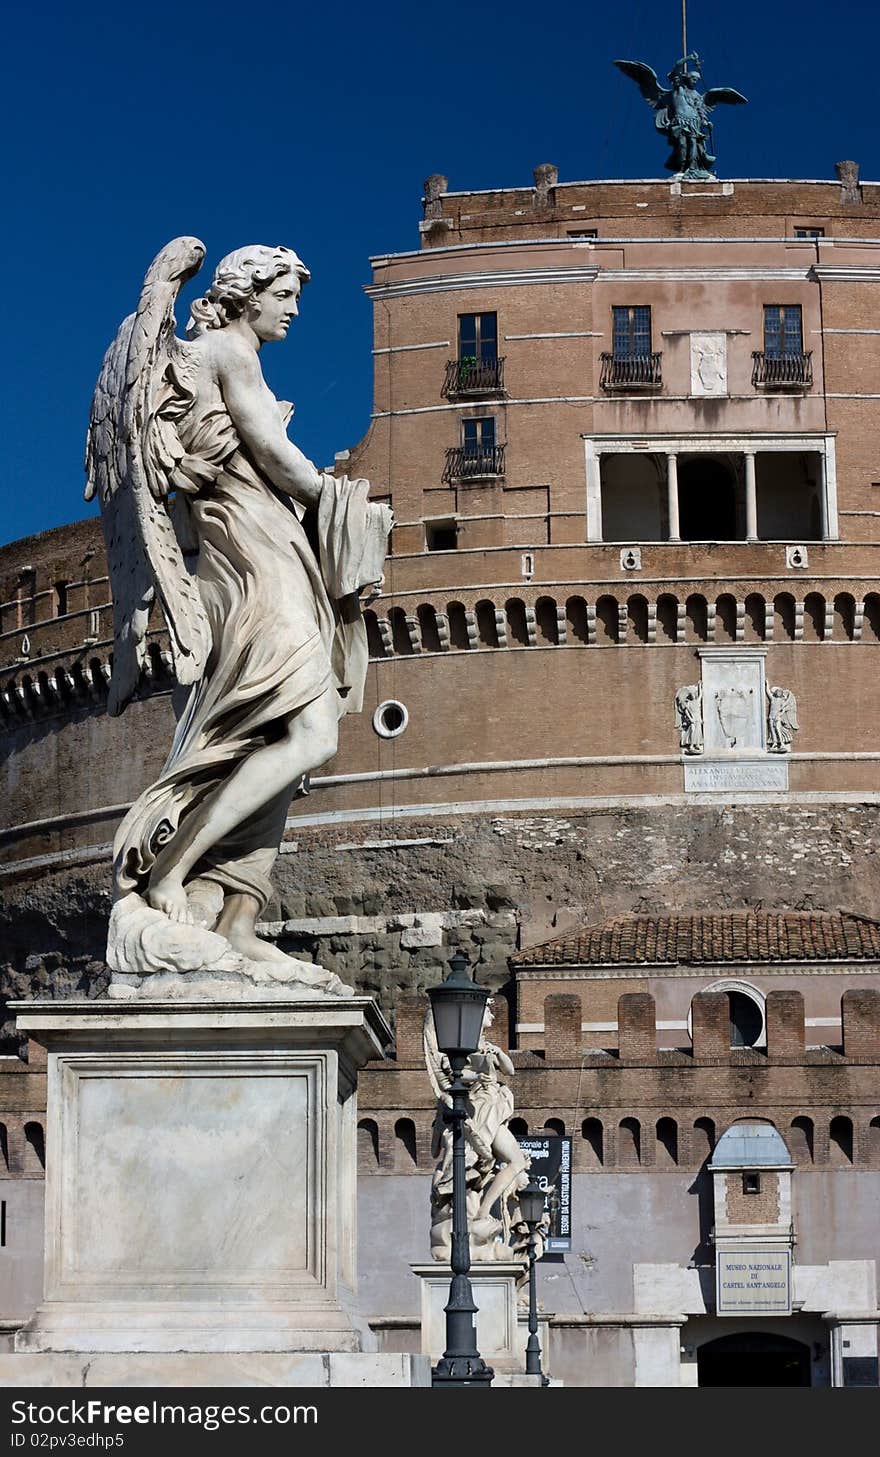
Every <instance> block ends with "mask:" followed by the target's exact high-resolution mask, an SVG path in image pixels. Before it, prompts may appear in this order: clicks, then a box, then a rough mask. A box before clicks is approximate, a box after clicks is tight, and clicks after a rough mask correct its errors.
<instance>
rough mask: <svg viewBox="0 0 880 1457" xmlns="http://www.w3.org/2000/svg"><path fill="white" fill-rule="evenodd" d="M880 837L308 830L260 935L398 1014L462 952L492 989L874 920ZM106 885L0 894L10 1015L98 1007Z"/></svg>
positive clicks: (632, 827) (622, 819)
mask: <svg viewBox="0 0 880 1457" xmlns="http://www.w3.org/2000/svg"><path fill="white" fill-rule="evenodd" d="M315 802H316V797H313V798H312V799H311V800H307V801H306V802H305V803H306V806H307V807H311V806H312V805H314V804H315ZM878 820H880V810H878V807H877V806H875V805H873V804H867V805H866V804H839V805H837V804H831V805H828V804H823V805H815V806H811V805H780V804H770V805H765V806H760V805H737V806H729V807H720V806H707V805H691V804H688V805H662V804H659V805H656V806H653V807H646V808H639V809H614V810H612V809H602V810H594V811H589V812H587V811H583V812H578V813H571V814H566V815H560V814H555V815H554V814H533V815H522V814H505V815H496V816H485V817H484V816H481V815H459V816H456V817H442V816H440V817H437V818H436V819H434V818H431V819H425V820H407V821H405V822H404V823H403V824H400V823H398V824H397V825H396V826H394V827H392V826H389V825H387V824H386V825H376V824H364V823H355V824H343V825H338V824H337V825H332V826H311V827H304V828H303V829H302V830H300V831H296V832H295V838H292V839H289V840H288V841H287V842H286V844H285V847H284V848H285V853H284V854H282V855H281V856H280V857H279V860H278V862H277V864H276V869H275V876H274V878H275V884H276V894H275V897H274V899H273V901H272V902H271V903H270V905H269V906H268V907H267V911H266V922H267V929H268V930H269V931H270V933H271V934H272V935H273V936H274V937H275V938H276V939H277V940H278V942H279V944H280V945H281V946H282V947H283V948H284V949H285V950H287V951H290V952H293V953H295V954H296V955H298V956H302V957H304V958H305V959H314V960H317V961H320V962H321V963H323V964H324V965H325V966H329V967H332V969H333V970H335V971H337V972H339V974H340V975H342V976H343V977H344V978H345V979H346V980H348V981H351V982H353V983H356V984H357V985H358V987H359V988H360V989H361V990H363V991H365V992H370V993H371V994H374V995H376V996H377V997H378V999H379V1001H380V1002H381V1003H382V1005H383V1007H384V1009H385V1011H386V1012H387V1013H389V1014H393V1005H394V999H395V997H396V996H397V995H398V994H399V993H401V992H418V991H420V990H422V989H423V988H424V987H426V986H428V985H430V984H431V983H433V982H434V981H436V980H437V979H438V978H439V976H440V975H441V973H442V971H443V969H444V968H445V966H446V964H447V962H448V958H449V954H450V952H451V950H452V949H453V948H454V947H456V946H459V945H463V946H464V947H465V949H466V950H467V951H468V953H469V955H470V956H471V958H472V960H473V961H474V962H475V963H476V965H477V966H478V968H479V974H480V976H481V979H483V978H484V979H485V980H486V981H487V983H488V984H489V985H491V986H493V987H499V986H501V985H503V984H504V983H505V982H506V980H507V978H508V968H507V959H508V957H509V956H510V954H511V952H512V951H513V950H515V949H516V948H517V947H518V946H521V945H530V944H534V943H535V942H538V941H541V940H545V939H548V938H549V937H551V936H552V935H554V934H557V933H559V932H560V931H561V930H565V929H567V928H568V927H569V926H573V925H576V924H579V923H583V922H585V921H593V920H601V919H603V918H605V917H606V916H611V915H617V914H626V913H632V912H642V913H661V912H669V911H684V912H699V911H706V910H707V909H719V910H720V909H724V908H736V907H752V908H761V907H763V908H764V909H770V908H775V909H810V908H815V909H818V910H836V909H840V908H843V909H847V910H856V911H859V912H861V913H863V914H865V915H873V916H880V877H878V875H877V871H876V867H877V863H878V861H877V857H878V853H880V823H878ZM109 874H110V865H109V859H108V858H107V856H106V855H102V856H101V857H100V858H98V859H96V860H95V861H94V862H93V863H90V864H79V865H77V864H74V865H65V864H64V863H63V862H62V863H57V862H54V863H53V864H52V865H49V866H42V867H37V868H35V869H33V870H32V871H30V872H29V873H27V874H22V873H17V874H10V875H7V877H5V878H4V879H2V880H0V963H2V968H3V969H2V977H3V982H2V990H3V994H4V996H5V997H6V998H7V999H8V998H11V997H16V996H21V997H23V996H33V995H37V994H41V995H46V994H53V993H54V994H58V995H69V994H70V993H71V992H72V991H74V990H78V991H80V992H82V991H86V990H90V991H91V993H93V994H97V993H98V992H99V991H100V990H102V989H103V986H104V985H105V983H106V971H105V969H104V967H103V961H102V957H103V950H104V937H105V932H106V923H107V917H108V915H109V909H110V894H109Z"/></svg>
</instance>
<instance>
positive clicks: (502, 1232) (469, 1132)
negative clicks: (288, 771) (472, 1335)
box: [423, 1000, 531, 1262]
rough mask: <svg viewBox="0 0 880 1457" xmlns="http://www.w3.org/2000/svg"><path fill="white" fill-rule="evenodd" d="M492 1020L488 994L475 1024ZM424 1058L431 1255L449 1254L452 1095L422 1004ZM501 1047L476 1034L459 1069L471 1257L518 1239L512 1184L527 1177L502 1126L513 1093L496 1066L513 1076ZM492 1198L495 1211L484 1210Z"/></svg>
mask: <svg viewBox="0 0 880 1457" xmlns="http://www.w3.org/2000/svg"><path fill="white" fill-rule="evenodd" d="M491 1025H492V1002H491V1000H490V1001H489V1002H487V1004H486V1012H485V1016H484V1021H483V1032H484V1034H485V1032H486V1031H487V1030H488V1028H489V1027H490V1026H491ZM423 1043H424V1051H425V1065H426V1067H427V1070H428V1077H429V1078H430V1081H431V1087H432V1088H433V1090H434V1094H435V1096H436V1098H437V1115H436V1118H435V1120H434V1132H433V1140H432V1145H431V1153H432V1155H433V1157H434V1158H436V1159H437V1160H438V1163H437V1166H436V1168H435V1170H434V1174H433V1177H432V1180H431V1256H432V1258H433V1259H435V1260H444V1261H449V1259H450V1258H451V1253H452V1133H451V1129H450V1128H449V1125H448V1124H447V1123H446V1122H445V1121H444V1118H443V1109H444V1107H447V1108H448V1107H450V1106H451V1103H452V1099H451V1097H450V1095H449V1092H448V1088H449V1083H450V1081H451V1068H450V1066H449V1060H448V1058H446V1057H445V1056H444V1055H443V1054H441V1053H440V1051H439V1049H438V1047H437V1038H436V1035H435V1032H434V1019H433V1016H432V1013H431V1011H430V1009H429V1010H428V1012H427V1013H426V1015H425V1023H424V1033H423ZM513 1071H514V1070H513V1063H512V1062H511V1060H510V1058H509V1057H508V1055H507V1053H506V1052H504V1051H503V1050H502V1048H500V1047H498V1046H497V1045H496V1044H495V1043H494V1042H490V1041H489V1040H488V1038H487V1037H486V1036H485V1035H483V1036H482V1037H481V1039H480V1045H479V1047H478V1049H477V1051H476V1052H474V1053H472V1054H471V1056H470V1057H469V1058H468V1061H467V1064H466V1066H465V1069H464V1072H463V1074H462V1076H463V1078H464V1080H465V1082H466V1083H468V1084H469V1085H470V1093H469V1104H470V1109H469V1117H468V1119H467V1122H466V1123H465V1128H464V1132H465V1166H466V1182H467V1210H468V1229H469V1234H470V1242H471V1258H472V1259H473V1260H475V1261H482V1262H485V1261H489V1260H514V1259H517V1258H518V1246H517V1244H516V1242H515V1241H514V1242H513V1243H511V1239H512V1234H513V1231H514V1229H515V1227H516V1225H517V1224H518V1222H519V1221H518V1214H519V1209H518V1201H517V1197H516V1191H517V1189H518V1188H521V1187H523V1186H524V1183H525V1182H527V1180H523V1181H522V1182H520V1180H521V1176H522V1175H523V1174H524V1173H525V1170H526V1169H527V1168H528V1167H529V1164H530V1162H531V1160H530V1158H529V1155H528V1154H527V1153H526V1152H525V1151H524V1150H523V1149H521V1148H520V1146H519V1144H518V1143H517V1141H516V1138H515V1137H514V1135H513V1134H512V1133H511V1131H510V1127H509V1123H510V1119H511V1117H512V1116H513V1093H512V1091H511V1089H510V1088H509V1087H508V1085H507V1084H506V1083H504V1082H502V1081H501V1077H500V1076H499V1074H504V1076H505V1077H513ZM496 1201H499V1215H495V1214H493V1213H492V1209H493V1206H494V1205H495V1203H496Z"/></svg>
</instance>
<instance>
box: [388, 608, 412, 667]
mask: <svg viewBox="0 0 880 1457" xmlns="http://www.w3.org/2000/svg"><path fill="white" fill-rule="evenodd" d="M388 621H389V622H390V623H391V638H392V641H393V643H394V651H395V652H396V653H399V654H400V656H401V657H406V656H407V654H411V653H412V651H413V645H412V639H411V638H410V635H409V628H408V627H407V625H406V613H405V612H404V610H403V608H402V607H392V608H391V610H390V612H389V613H388Z"/></svg>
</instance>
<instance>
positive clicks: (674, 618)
mask: <svg viewBox="0 0 880 1457" xmlns="http://www.w3.org/2000/svg"><path fill="white" fill-rule="evenodd" d="M657 641H658V642H677V641H678V601H677V599H676V598H675V597H672V596H671V595H670V594H669V593H668V592H664V593H663V594H662V596H660V597H658V598H657Z"/></svg>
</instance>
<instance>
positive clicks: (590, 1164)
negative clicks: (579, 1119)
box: [581, 1118, 605, 1168]
mask: <svg viewBox="0 0 880 1457" xmlns="http://www.w3.org/2000/svg"><path fill="white" fill-rule="evenodd" d="M581 1138H582V1139H583V1141H584V1162H585V1164H586V1166H587V1168H601V1166H602V1164H603V1163H604V1162H605V1149H604V1129H603V1127H602V1123H601V1120H600V1119H598V1118H585V1119H584V1121H583V1123H582V1124H581Z"/></svg>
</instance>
